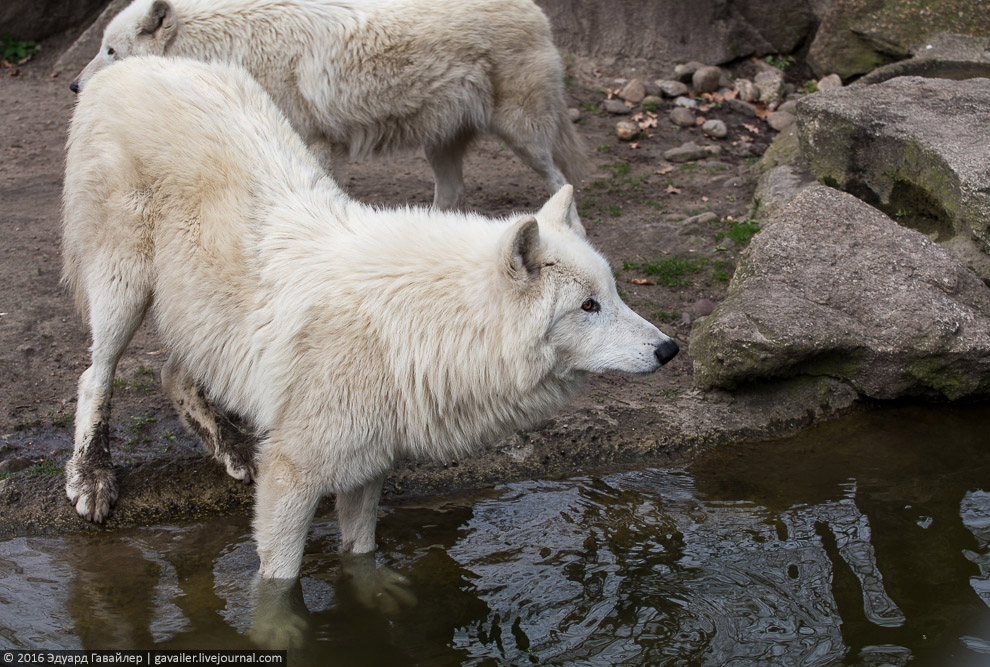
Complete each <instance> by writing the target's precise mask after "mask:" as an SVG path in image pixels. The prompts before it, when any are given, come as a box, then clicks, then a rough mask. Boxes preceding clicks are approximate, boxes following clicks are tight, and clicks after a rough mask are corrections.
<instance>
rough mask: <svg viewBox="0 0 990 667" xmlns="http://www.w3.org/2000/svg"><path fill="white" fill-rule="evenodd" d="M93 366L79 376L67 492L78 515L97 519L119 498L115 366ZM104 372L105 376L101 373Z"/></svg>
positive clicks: (66, 474) (67, 472)
mask: <svg viewBox="0 0 990 667" xmlns="http://www.w3.org/2000/svg"><path fill="white" fill-rule="evenodd" d="M99 371H100V369H99V368H98V367H97V366H96V365H93V366H90V367H89V368H88V369H86V371H85V372H84V373H83V374H82V377H80V378H79V399H78V401H77V403H76V405H77V409H76V437H75V451H74V452H73V454H72V458H71V459H70V460H69V462H68V463H66V464H65V494H66V495H67V496H68V497H69V502H71V503H72V504H73V505H75V508H76V512H77V513H78V514H79V516H81V517H83V518H84V519H88V520H90V521H96V522H97V523H99V522H101V521H103V519H105V518H106V516H107V514H109V513H110V506H111V505H113V504H114V503H115V502H116V501H117V480H116V478H115V477H114V472H113V463H112V462H111V460H110V396H111V394H112V393H113V390H112V387H113V384H112V383H113V370H112V369H106V370H105V371H104V372H103V373H100V372H99ZM101 375H102V377H100V376H101Z"/></svg>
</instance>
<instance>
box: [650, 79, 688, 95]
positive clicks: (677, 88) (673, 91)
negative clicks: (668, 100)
mask: <svg viewBox="0 0 990 667" xmlns="http://www.w3.org/2000/svg"><path fill="white" fill-rule="evenodd" d="M656 84H657V89H658V90H659V91H660V93H661V94H662V95H663V96H664V97H680V96H681V95H687V94H688V92H690V90H691V89H690V88H688V87H687V86H686V85H685V84H683V83H681V82H680V81H674V80H673V79H660V80H659V81H657V82H656Z"/></svg>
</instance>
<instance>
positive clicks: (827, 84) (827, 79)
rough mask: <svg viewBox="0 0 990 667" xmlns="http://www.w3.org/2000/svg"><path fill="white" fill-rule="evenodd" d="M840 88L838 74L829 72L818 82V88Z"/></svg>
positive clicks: (840, 81)
mask: <svg viewBox="0 0 990 667" xmlns="http://www.w3.org/2000/svg"><path fill="white" fill-rule="evenodd" d="M839 88H842V78H841V77H840V76H839V75H838V74H829V75H828V76H823V77H822V78H821V80H820V81H819V82H818V90H820V91H823V92H824V91H829V90H837V89H839Z"/></svg>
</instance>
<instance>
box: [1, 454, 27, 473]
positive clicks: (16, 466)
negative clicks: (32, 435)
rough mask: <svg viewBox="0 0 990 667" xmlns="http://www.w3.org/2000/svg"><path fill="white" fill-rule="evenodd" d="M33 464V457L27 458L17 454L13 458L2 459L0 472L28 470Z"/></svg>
mask: <svg viewBox="0 0 990 667" xmlns="http://www.w3.org/2000/svg"><path fill="white" fill-rule="evenodd" d="M32 465H34V464H33V463H31V459H26V458H24V457H23V456H15V457H14V458H12V459H7V460H6V461H0V474H2V473H12V472H20V471H22V470H27V469H28V468H30V467H31V466H32Z"/></svg>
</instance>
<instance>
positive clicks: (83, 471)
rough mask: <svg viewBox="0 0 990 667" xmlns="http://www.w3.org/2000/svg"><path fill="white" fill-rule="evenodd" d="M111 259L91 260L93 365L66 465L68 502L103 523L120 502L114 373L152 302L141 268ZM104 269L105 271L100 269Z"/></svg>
mask: <svg viewBox="0 0 990 667" xmlns="http://www.w3.org/2000/svg"><path fill="white" fill-rule="evenodd" d="M109 259H112V258H109ZM109 259H108V261H106V262H100V261H93V262H92V273H91V274H90V275H89V276H87V277H86V294H87V297H88V298H87V300H88V306H89V319H90V328H91V329H92V336H93V345H92V348H91V353H92V365H91V366H90V367H89V368H87V369H86V370H85V371H84V372H83V374H82V376H80V378H79V397H78V401H77V404H76V430H75V446H74V449H73V453H72V458H71V459H70V460H69V462H68V463H67V464H66V465H65V493H66V495H67V496H68V497H69V501H70V502H71V503H72V504H73V505H74V506H75V508H76V512H77V513H78V514H79V515H80V516H82V517H84V518H86V519H89V520H90V521H96V522H101V521H103V519H104V518H106V516H107V514H109V513H110V506H111V505H113V504H114V503H115V502H116V501H117V480H116V479H115V477H114V472H113V463H112V462H111V460H110V398H111V396H112V395H113V376H114V373H115V372H116V370H117V362H118V361H120V357H121V355H122V354H123V353H124V348H126V347H127V344H128V343H129V342H130V341H131V337H132V336H133V335H134V332H135V331H136V330H137V328H138V326H139V325H140V324H141V320H143V319H144V313H145V311H146V310H147V308H148V304H149V303H150V302H151V289H150V287H149V286H148V282H147V280H146V276H145V275H144V272H143V271H142V268H143V267H142V266H140V264H138V265H136V266H130V267H129V266H127V262H126V261H117V262H113V261H109ZM114 265H116V266H115V267H114V268H113V269H109V268H108V267H111V266H114ZM101 268H102V269H106V271H105V272H102V273H101V272H100V270H101ZM128 269H135V270H134V271H133V272H132V271H128Z"/></svg>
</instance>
